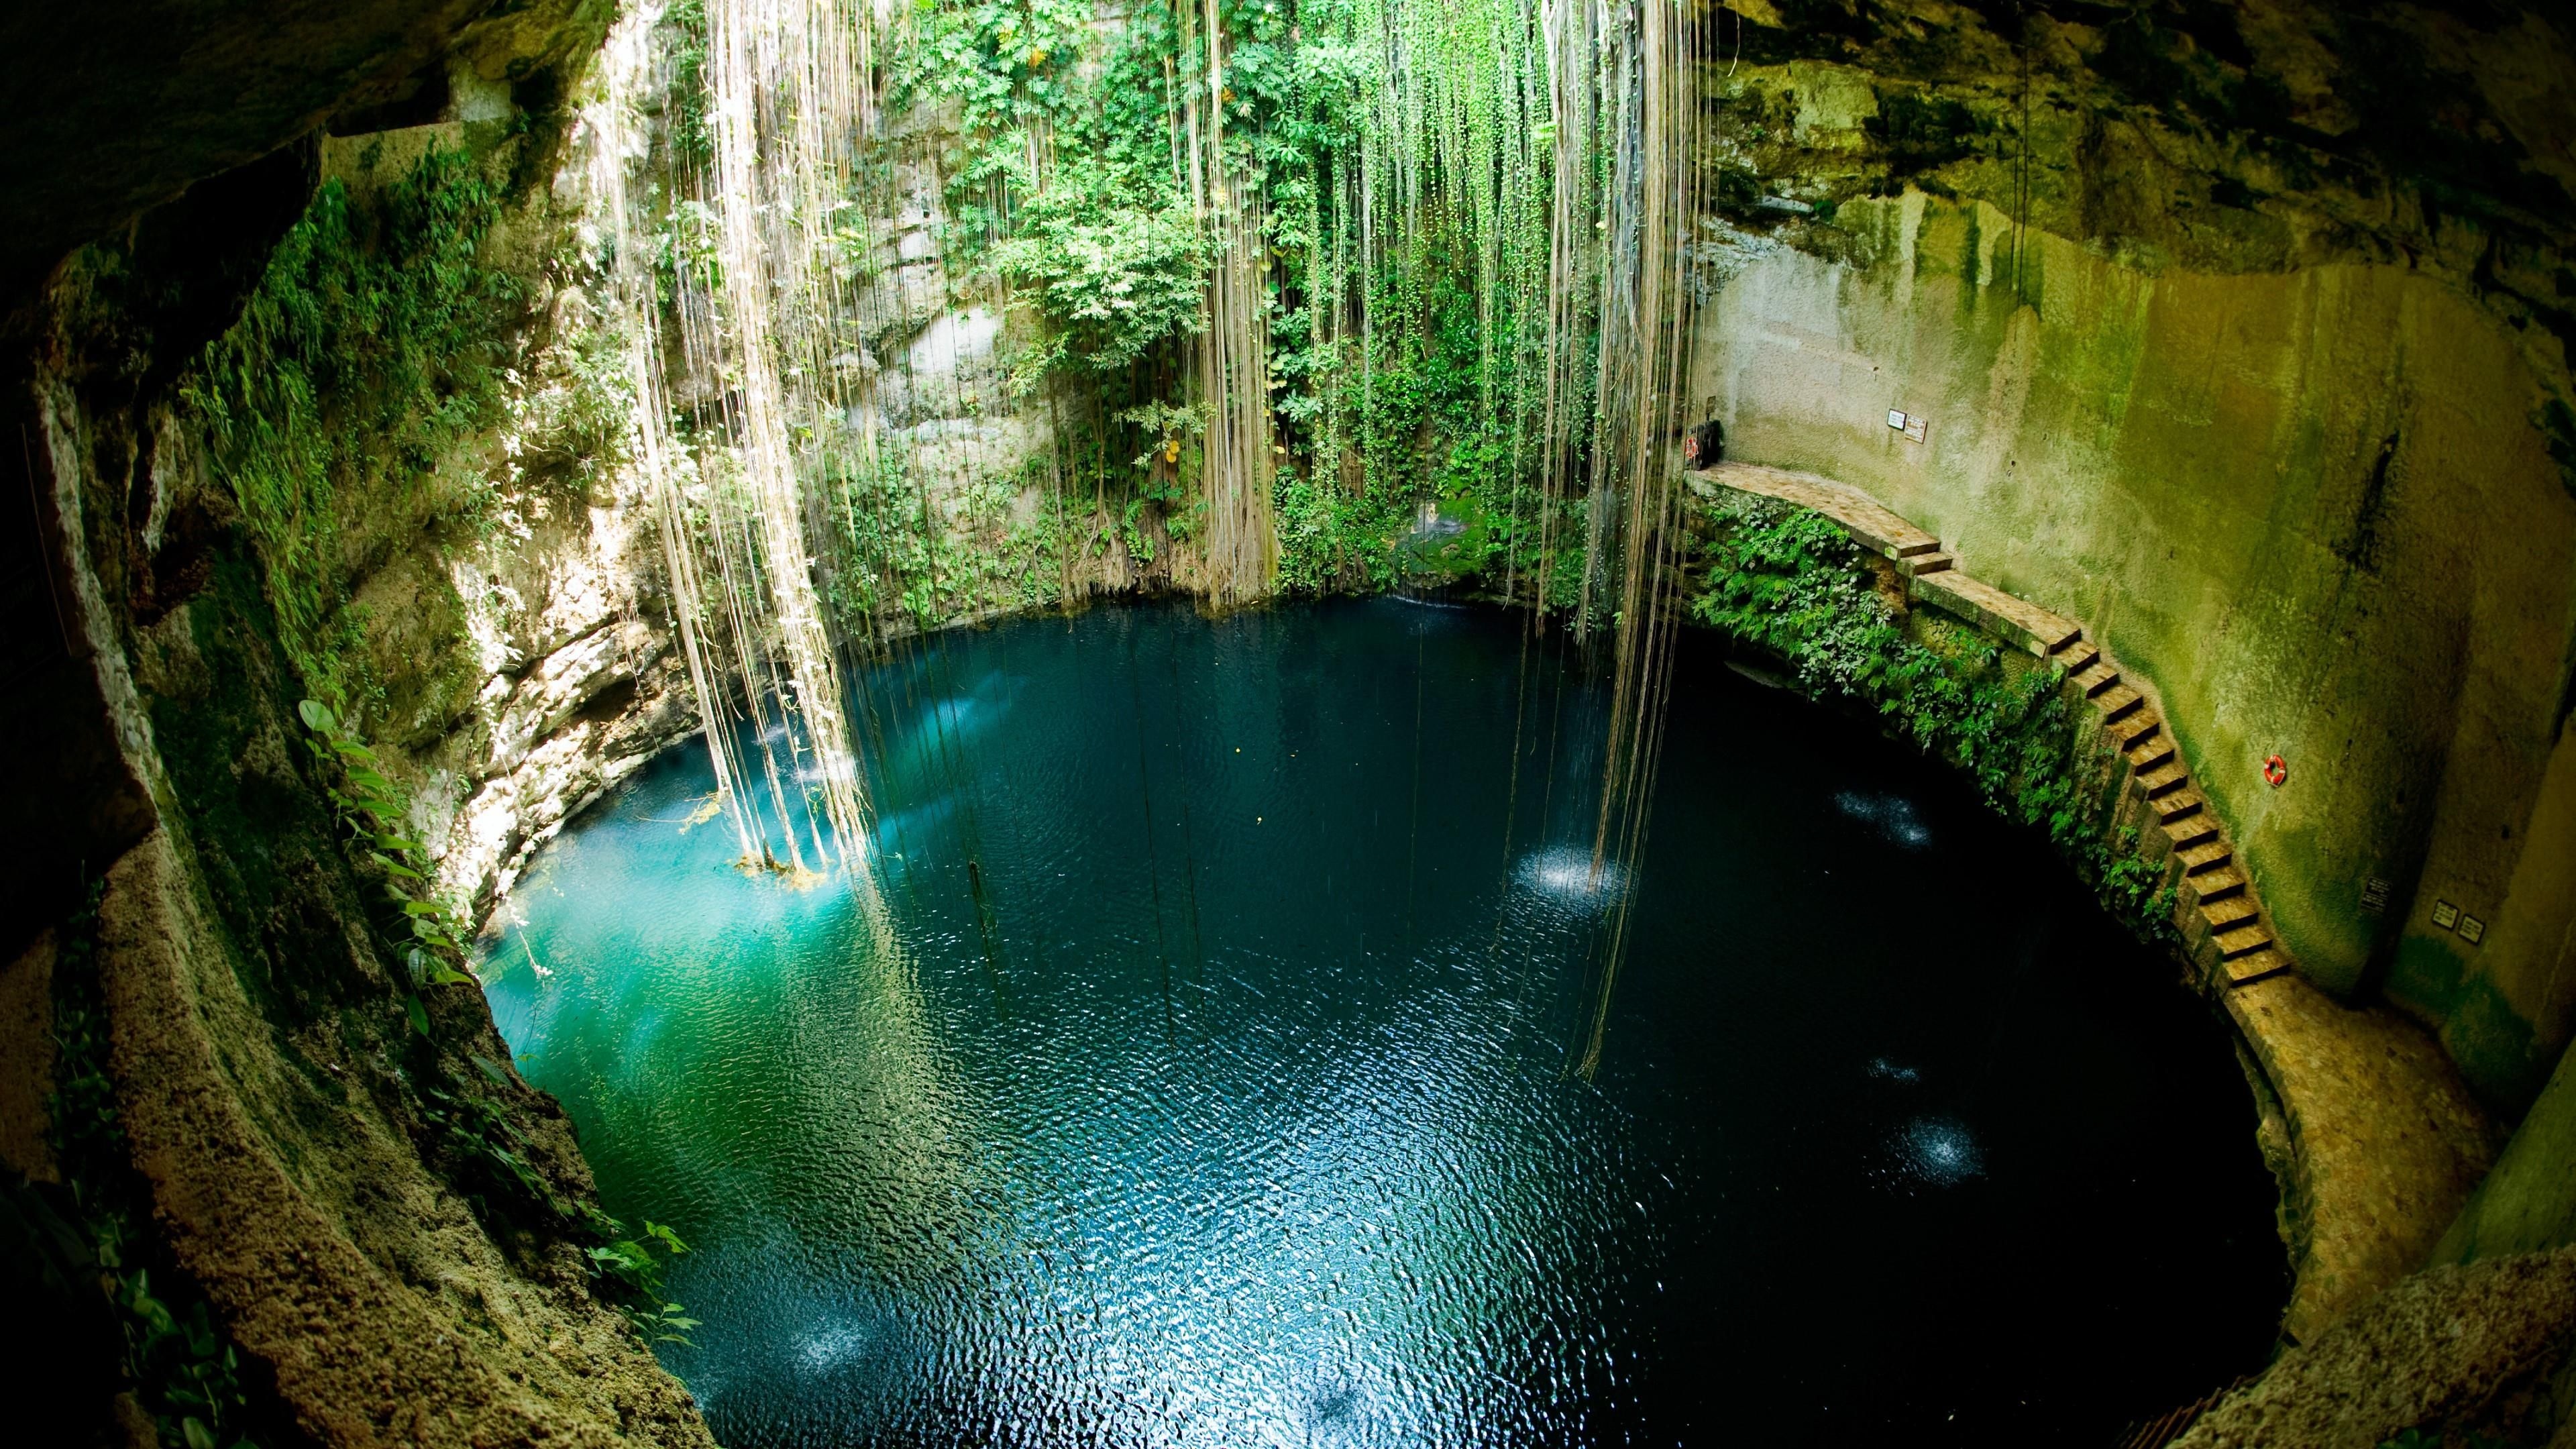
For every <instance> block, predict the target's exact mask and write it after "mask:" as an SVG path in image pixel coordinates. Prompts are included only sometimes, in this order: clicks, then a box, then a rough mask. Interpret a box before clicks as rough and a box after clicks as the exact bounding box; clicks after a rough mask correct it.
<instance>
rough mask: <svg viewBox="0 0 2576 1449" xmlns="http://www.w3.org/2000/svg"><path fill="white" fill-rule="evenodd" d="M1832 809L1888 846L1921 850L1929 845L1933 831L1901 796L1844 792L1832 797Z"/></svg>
mask: <svg viewBox="0 0 2576 1449" xmlns="http://www.w3.org/2000/svg"><path fill="white" fill-rule="evenodd" d="M1834 805H1835V807H1836V808H1838V809H1840V810H1841V811H1842V812H1843V813H1844V814H1845V815H1848V816H1850V817H1851V818H1852V819H1854V820H1857V821H1859V822H1861V823H1862V824H1864V825H1867V826H1870V827H1871V828H1873V829H1875V830H1876V831H1877V832H1878V833H1879V834H1880V835H1883V836H1885V837H1886V838H1887V842H1888V843H1889V844H1890V845H1895V846H1899V847H1902V848H1904V849H1906V850H1922V849H1924V848H1926V847H1928V846H1929V845H1931V844H1932V828H1931V827H1930V826H1928V825H1925V824H1924V823H1923V817H1922V816H1921V815H1919V814H1917V813H1916V812H1915V809H1914V802H1913V801H1911V800H1908V799H1906V798H1905V797H1904V796H1902V795H1877V794H1870V793H1868V792H1865V791H1860V790H1845V791H1842V792H1841V793H1839V794H1837V795H1835V796H1834Z"/></svg>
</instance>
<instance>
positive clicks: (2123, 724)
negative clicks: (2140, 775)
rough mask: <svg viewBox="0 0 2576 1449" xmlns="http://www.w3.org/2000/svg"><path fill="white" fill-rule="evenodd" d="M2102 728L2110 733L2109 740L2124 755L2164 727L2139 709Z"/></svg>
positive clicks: (2151, 715)
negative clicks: (2117, 746)
mask: <svg viewBox="0 0 2576 1449" xmlns="http://www.w3.org/2000/svg"><path fill="white" fill-rule="evenodd" d="M2104 728H2106V729H2108V730H2109V731H2110V734H2111V738H2112V739H2113V740H2114V741H2115V742H2117V743H2118V744H2119V746H2120V749H2121V750H2122V751H2123V752H2124V753H2125V752H2126V751H2129V750H2134V749H2136V748H2137V747H2138V741H2140V740H2143V739H2145V738H2146V737H2147V736H2149V735H2152V734H2154V733H2155V732H2156V731H2158V730H2160V729H2162V728H2164V726H2163V724H2162V723H2161V722H2160V721H2158V720H2157V719H2156V717H2155V716H2154V715H2153V714H2151V713H2149V712H2148V711H2146V710H2143V709H2141V710H2137V711H2135V712H2133V713H2132V714H2130V715H2129V717H2128V718H2126V719H2117V720H2113V721H2111V722H2110V724H2108V725H2106V726H2104Z"/></svg>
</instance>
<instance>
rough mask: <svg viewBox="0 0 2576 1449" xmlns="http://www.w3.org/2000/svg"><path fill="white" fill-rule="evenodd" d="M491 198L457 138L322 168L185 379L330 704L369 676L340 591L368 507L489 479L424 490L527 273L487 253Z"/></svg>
mask: <svg viewBox="0 0 2576 1449" xmlns="http://www.w3.org/2000/svg"><path fill="white" fill-rule="evenodd" d="M501 199H502V198H501V193H500V189H499V186H498V185H497V184H496V183H495V182H494V181H492V180H491V179H490V178H488V177H487V176H485V175H484V174H483V172H482V170H481V169H480V168H479V167H478V166H477V165H476V163H475V162H474V161H473V159H472V158H471V157H469V156H468V155H467V154H466V153H465V152H463V151H454V150H449V151H433V152H431V153H429V154H428V155H426V156H424V157H423V158H422V159H421V160H420V161H419V163H418V164H417V165H416V166H415V167H414V168H413V169H412V170H411V171H410V172H409V173H408V174H406V175H405V176H403V177H402V178H401V179H399V180H397V181H395V182H393V183H392V184H390V185H388V186H386V187H385V188H384V189H383V190H382V192H381V193H379V194H377V195H375V196H374V197H372V198H369V199H364V200H362V199H361V198H359V197H357V196H355V195H353V194H352V193H351V192H350V190H349V189H348V187H347V186H346V185H344V184H343V183H342V182H340V181H338V180H332V181H328V182H325V183H324V184H323V186H322V188H321V190H320V191H319V192H317V193H316V194H315V195H314V198H313V200H312V202H311V203H310V204H309V205H308V206H307V207H306V209H305V212H304V215H303V216H302V217H301V218H300V219H299V220H298V221H297V222H296V223H295V225H294V226H293V227H291V228H289V230H288V231H287V234H286V236H285V237H284V239H282V240H281V241H280V242H279V243H278V247H277V250H276V252H275V253H274V254H273V255H272V256H271V258H270V260H269V264H268V268H267V271H266V272H265V273H264V274H263V275H262V277H261V279H260V283H259V285H258V287H257V288H255V289H254V290H253V292H252V293H251V296H250V298H249V299H248V301H247V302H245V303H244V305H243V309H242V315H241V318H240V320H238V321H237V322H235V323H234V324H233V326H232V327H231V328H230V329H229V330H228V331H226V332H225V333H224V334H223V336H221V337H219V338H217V339H216V340H215V341H214V342H213V343H211V344H209V345H208V347H207V349H206V351H205V353H204V355H203V356H202V357H201V358H199V359H198V362H197V365H196V366H195V368H194V369H192V371H191V373H190V375H189V376H188V378H187V379H186V380H185V381H184V382H183V383H182V385H181V386H182V397H183V399H184V401H185V404H186V405H187V407H188V408H189V409H190V410H191V411H192V412H193V414H194V415H195V417H196V419H197V421H198V422H199V423H200V424H201V425H202V426H203V428H204V430H205V433H206V436H207V438H208V441H209V443H210V453H211V458H212V462H213V467H214V471H215V473H216V475H217V477H218V479H219V481H220V482H221V483H222V484H223V485H224V486H226V487H227V488H228V490H229V491H230V492H231V494H232V496H233V499H234V501H235V502H236V503H238V504H239V505H240V508H241V513H242V518H243V521H244V523H245V525H246V526H247V528H248V529H249V532H250V534H251V537H252V539H253V540H254V542H255V543H256V545H257V548H258V552H259V555H260V558H261V561H262V563H263V565H264V566H265V569H266V571H267V576H268V592H269V595H270V600H271V603H272V605H273V607H274V608H275V610H276V613H277V619H278V633H279V637H280V640H281V642H282V644H283V645H284V647H285V650H286V653H287V655H288V658H289V660H290V662H292V663H293V665H294V666H295V668H296V670H297V672H298V673H299V674H301V675H302V676H303V678H304V681H305V685H306V688H307V689H309V690H310V691H311V692H312V693H314V694H315V695H317V696H319V697H320V698H322V699H324V700H326V701H328V702H330V703H331V704H332V705H333V707H334V708H337V709H343V710H346V709H350V708H353V707H356V706H359V705H362V704H363V703H364V702H365V701H366V699H367V697H368V695H369V693H370V690H371V685H370V682H369V681H368V679H367V678H366V667H365V664H364V656H363V650H362V644H363V638H362V635H361V632H360V628H361V624H362V622H363V621H362V620H361V618H360V617H359V616H358V614H357V612H356V610H355V609H354V608H353V607H352V606H351V605H350V602H349V599H348V596H347V589H348V582H349V579H350V577H351V575H352V573H353V572H354V570H355V568H356V566H357V565H358V564H359V562H360V561H361V560H359V559H357V558H353V557H352V543H353V540H358V539H363V538H364V537H365V536H366V533H367V530H366V528H365V527H364V526H363V525H365V524H366V523H369V522H371V521H373V522H379V523H380V522H381V520H382V519H383V518H384V517H385V516H386V515H388V514H393V515H396V516H400V515H401V514H402V513H405V512H411V513H420V512H426V513H428V514H429V515H430V519H429V520H428V521H432V522H434V521H435V520H436V518H437V517H438V516H440V515H442V514H457V513H463V514H470V513H472V512H473V511H474V510H475V509H477V508H478V507H479V506H480V505H481V503H482V502H483V501H484V500H485V498H486V497H487V495H488V484H487V483H486V482H485V481H484V480H483V479H481V477H480V476H479V474H476V475H474V476H470V477H463V478H460V479H458V480H457V481H456V482H455V483H454V484H453V485H451V490H450V494H449V496H446V497H436V498H429V497H424V494H425V493H426V491H427V490H428V488H429V485H430V480H431V479H432V477H433V475H434V474H435V473H436V471H437V470H438V468H439V465H440V460H441V459H442V457H444V456H446V455H447V454H448V453H449V452H450V451H451V450H452V449H453V448H454V446H455V445H456V444H457V443H458V442H459V441H461V440H462V439H464V438H465V437H467V436H469V435H471V434H473V433H474V432H476V431H478V430H480V429H482V428H483V427H485V426H487V425H489V424H490V423H491V422H493V421H494V420H495V419H496V418H497V417H498V415H499V412H500V408H501V400H502V395H503V391H504V387H505V384H506V381H507V363H508V360H509V359H508V354H509V347H510V337H511V325H510V324H511V321H512V319H513V318H515V316H516V315H517V312H518V309H519V306H520V304H521V287H520V284H519V283H518V281H517V280H516V279H515V278H513V277H512V276H511V275H510V274H509V273H508V272H507V271H505V270H502V269H499V268H495V267H492V266H488V265H486V264H485V263H484V262H483V260H482V258H481V251H482V247H483V243H484V239H485V238H486V237H487V236H488V235H489V234H490V232H491V230H492V227H493V225H494V223H495V221H496V220H497V218H498V216H499V212H500V207H501Z"/></svg>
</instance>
